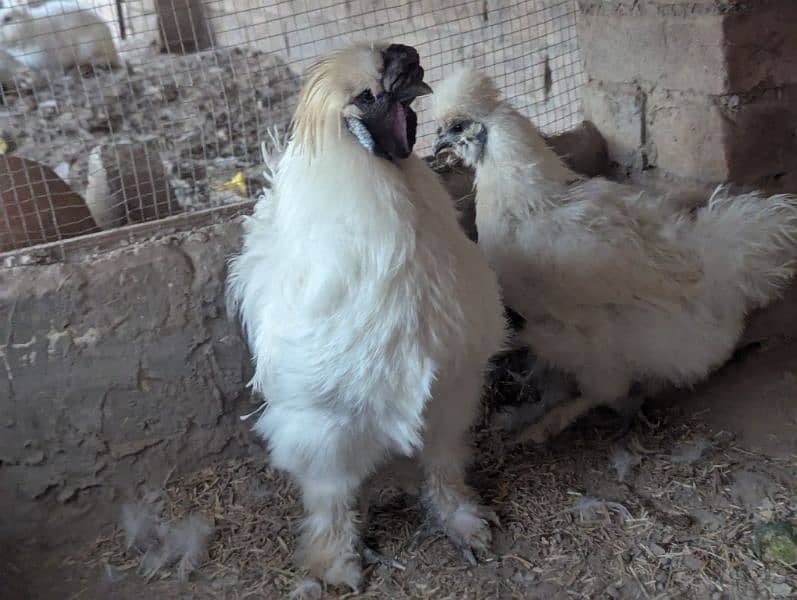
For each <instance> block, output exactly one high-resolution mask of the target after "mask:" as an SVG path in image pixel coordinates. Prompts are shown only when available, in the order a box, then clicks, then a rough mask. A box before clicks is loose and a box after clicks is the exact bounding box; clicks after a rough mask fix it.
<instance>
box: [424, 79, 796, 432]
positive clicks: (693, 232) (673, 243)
mask: <svg viewBox="0 0 797 600" xmlns="http://www.w3.org/2000/svg"><path fill="white" fill-rule="evenodd" d="M433 100H434V104H435V108H434V110H435V113H436V118H437V119H438V120H439V121H440V122H441V125H442V127H441V133H440V138H439V140H438V149H439V150H440V151H441V152H442V151H443V149H445V148H447V149H448V151H450V152H452V153H454V154H455V155H456V156H458V157H459V158H460V159H462V160H463V161H464V162H465V163H466V164H468V166H472V167H474V168H475V171H476V178H475V186H476V224H477V228H478V235H479V246H480V247H481V249H482V250H483V252H484V253H485V255H486V256H487V258H488V260H489V262H490V264H491V266H492V267H493V268H494V269H495V270H496V272H497V273H498V277H499V281H500V283H501V286H502V288H503V293H504V298H505V301H506V303H507V304H508V305H509V306H511V307H512V308H514V309H515V310H517V311H518V312H520V313H521V314H522V315H523V316H524V317H525V318H526V320H527V324H526V327H525V329H524V331H523V332H522V333H521V334H520V340H521V341H523V342H526V343H528V344H529V345H530V346H531V348H532V349H533V351H534V352H535V354H537V356H538V357H539V358H541V359H543V360H544V361H545V362H547V363H548V364H549V365H551V366H554V367H557V368H560V369H563V370H565V371H567V372H569V373H572V374H573V375H574V376H575V377H576V379H577V381H578V384H579V386H580V388H581V392H582V394H581V397H580V398H579V399H577V400H575V401H571V402H569V403H566V404H564V405H562V406H561V407H558V408H556V409H554V410H552V411H551V412H549V413H548V414H547V415H546V416H545V417H544V418H543V419H542V420H541V421H539V422H538V423H537V424H535V425H533V426H532V427H531V428H530V429H528V430H527V431H526V434H525V436H522V437H524V438H525V439H529V438H530V439H534V440H535V441H538V442H540V441H544V440H545V439H547V438H548V437H550V436H551V435H555V434H556V433H558V432H559V431H561V430H562V429H563V428H565V427H566V426H567V425H568V424H569V423H571V422H572V421H573V420H574V419H576V418H577V417H578V416H580V415H582V414H584V412H586V411H588V410H589V409H590V408H592V407H594V406H597V405H607V406H613V407H615V408H620V407H621V405H626V408H627V409H631V410H633V408H634V407H635V406H637V405H638V403H639V402H641V399H638V398H634V399H632V398H630V397H629V391H630V390H631V385H632V383H641V384H643V386H642V387H643V388H653V387H655V386H656V385H657V384H660V383H668V384H675V385H690V384H693V383H695V382H697V381H699V380H701V379H702V378H704V377H705V376H706V375H707V374H708V373H709V372H710V371H711V370H713V369H715V368H717V367H718V366H720V365H721V364H722V363H723V362H724V361H725V360H727V358H729V356H730V354H731V353H732V351H733V349H734V347H735V344H736V343H737V341H738V339H739V337H740V333H741V331H742V328H743V325H744V317H745V315H746V313H747V312H748V311H749V310H751V309H753V308H755V307H760V306H763V305H765V304H767V303H768V302H769V301H770V300H772V299H773V298H774V297H776V296H777V295H778V294H779V293H780V291H781V290H782V288H783V287H784V285H786V284H787V283H788V282H789V280H790V279H791V278H792V276H793V275H794V271H795V266H796V263H795V258H797V198H795V197H794V196H790V195H778V196H772V197H769V198H766V197H763V196H761V195H760V194H758V193H749V194H742V195H731V194H729V193H728V191H727V190H726V189H724V188H719V189H717V190H716V191H715V192H714V194H713V195H711V197H710V198H708V200H707V201H706V202H704V203H703V204H701V205H698V206H694V207H692V209H691V210H688V209H684V207H683V205H684V203H683V202H681V199H679V198H668V197H662V196H657V195H653V194H648V193H644V192H642V191H641V190H639V189H636V188H634V187H632V186H629V185H621V184H618V183H613V182H610V181H607V180H605V179H592V180H583V179H582V178H580V177H579V176H578V175H576V174H575V173H573V172H572V171H570V170H569V169H568V168H567V167H566V166H565V165H564V164H563V163H562V161H561V160H560V159H559V158H558V157H557V156H556V155H555V154H554V152H553V151H551V150H550V149H549V148H548V147H547V146H546V144H545V142H544V141H543V139H542V137H541V136H540V134H539V133H538V131H537V130H536V128H535V127H534V125H532V123H531V122H530V121H529V120H528V119H527V118H525V117H524V116H522V115H521V114H519V113H518V112H517V111H516V110H514V109H513V108H512V107H511V106H510V105H509V104H508V103H507V102H504V101H501V100H500V99H499V96H498V92H497V90H496V88H495V87H494V85H493V83H492V82H491V81H490V80H489V78H487V76H485V75H484V74H481V73H478V72H476V71H472V70H467V69H465V70H461V71H458V72H456V73H454V74H452V75H451V76H450V77H449V78H448V79H447V80H446V81H444V82H443V83H441V84H440V85H439V86H438V88H437V90H436V93H435V96H434V98H433Z"/></svg>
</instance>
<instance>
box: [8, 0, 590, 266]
mask: <svg viewBox="0 0 797 600" xmlns="http://www.w3.org/2000/svg"><path fill="white" fill-rule="evenodd" d="M0 3H2V8H0V81H1V82H2V84H3V93H2V105H0V154H2V156H0V201H1V202H2V203H1V204H0V252H4V251H8V250H12V249H16V248H21V247H27V246H32V245H35V244H39V243H42V242H52V241H59V240H63V239H66V238H69V237H74V236H77V235H81V234H85V233H90V232H95V231H99V230H102V229H111V228H118V227H122V226H124V225H127V224H130V223H137V222H143V221H149V220H157V219H160V218H163V217H166V216H170V215H174V214H177V213H180V212H185V211H192V210H197V209H204V208H210V207H216V206H222V205H228V204H231V203H235V202H239V201H240V200H242V199H246V198H253V197H255V196H256V195H257V193H258V191H259V189H260V188H261V187H262V185H263V183H264V181H263V179H262V173H261V171H262V165H261V144H262V143H268V142H269V139H270V138H269V135H268V131H269V129H270V128H272V127H275V126H276V127H278V128H280V129H281V130H283V131H285V130H286V129H287V126H288V123H289V120H290V116H291V114H292V111H293V108H294V102H295V99H296V96H297V93H298V90H299V87H300V84H301V78H300V76H301V73H302V72H303V70H304V69H305V68H306V67H307V66H308V65H309V64H311V62H312V61H313V60H314V59H315V58H316V57H318V56H319V55H321V54H323V53H325V52H326V51H328V50H330V49H332V48H335V47H338V46H340V45H341V44H343V43H346V42H347V41H355V40H367V39H378V40H391V41H400V42H402V43H406V44H410V45H413V46H415V47H416V48H417V49H418V51H419V53H420V55H421V59H422V64H423V65H424V68H425V69H426V73H427V77H426V79H427V81H429V82H430V83H431V84H432V86H434V83H435V82H436V81H438V80H440V79H441V78H443V77H444V76H445V74H446V73H447V72H448V71H449V70H450V69H451V67H452V66H454V65H459V64H463V63H468V64H472V65H474V66H477V67H480V68H482V69H484V70H486V71H487V72H488V73H489V74H491V75H492V76H493V77H494V79H495V81H496V84H497V85H498V86H499V88H500V89H501V90H502V92H503V94H504V96H505V97H507V98H508V99H510V100H511V101H512V102H513V103H514V105H515V106H516V107H517V108H519V109H520V110H521V111H523V112H525V113H526V114H527V115H529V116H530V117H532V118H533V119H534V120H535V122H536V123H537V124H538V126H540V128H541V129H542V130H543V131H544V132H545V133H556V132H560V131H563V130H566V129H569V128H571V127H572V126H574V125H576V124H577V123H578V122H579V121H580V119H581V114H580V105H579V96H578V92H579V87H580V85H581V80H582V72H581V61H580V57H579V52H578V42H577V37H576V11H577V8H576V2H575V0H522V1H515V2H494V1H464V0H425V1H420V2H419V1H410V0H381V1H373V0H371V1H368V0H351V1H348V2H342V1H339V0H334V1H333V0H326V1H322V2H308V1H303V0H302V1H276V2H268V1H266V2H263V1H262V0H113V1H109V0H80V4H78V0H51V1H50V2H48V3H45V4H27V3H25V2H22V1H21V0H13V2H12V3H11V4H9V0H0ZM419 120H420V123H419V138H418V144H417V146H416V151H417V152H418V153H419V154H421V155H423V154H425V153H426V152H427V151H428V148H429V145H430V142H431V133H432V131H433V128H434V126H433V123H431V122H430V120H429V113H428V111H426V110H424V102H423V99H421V101H420V105H419Z"/></svg>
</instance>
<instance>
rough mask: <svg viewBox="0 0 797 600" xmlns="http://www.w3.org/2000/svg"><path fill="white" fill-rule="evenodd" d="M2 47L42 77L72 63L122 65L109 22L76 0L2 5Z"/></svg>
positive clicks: (0, 34) (52, 0) (89, 65)
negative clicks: (34, 4) (32, 4)
mask: <svg viewBox="0 0 797 600" xmlns="http://www.w3.org/2000/svg"><path fill="white" fill-rule="evenodd" d="M0 46H2V49H3V50H4V51H5V52H6V53H7V54H9V55H10V56H11V57H13V58H14V59H15V60H16V61H17V62H19V63H22V64H24V65H25V66H26V67H27V68H28V69H30V70H31V71H32V72H33V73H34V74H35V75H36V76H37V78H39V79H40V78H42V77H45V76H46V75H48V74H51V73H54V72H58V71H62V70H63V69H66V68H68V67H73V66H75V67H92V68H95V67H97V68H107V69H110V68H116V67H119V66H120V64H121V62H120V60H119V55H118V53H117V51H116V45H115V44H114V41H113V35H112V34H111V29H110V27H109V26H108V24H107V23H106V22H105V21H103V20H102V18H101V17H100V16H99V15H97V14H96V13H94V12H93V11H92V10H90V9H88V8H85V7H83V6H82V5H81V4H80V3H79V2H78V1H77V0H50V1H49V2H46V3H44V4H40V5H37V6H26V5H22V4H19V5H11V6H7V7H4V8H0Z"/></svg>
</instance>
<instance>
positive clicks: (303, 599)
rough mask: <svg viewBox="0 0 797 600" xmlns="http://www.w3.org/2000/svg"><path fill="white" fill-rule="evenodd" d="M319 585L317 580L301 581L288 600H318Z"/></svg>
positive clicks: (320, 593) (319, 596)
mask: <svg viewBox="0 0 797 600" xmlns="http://www.w3.org/2000/svg"><path fill="white" fill-rule="evenodd" d="M321 595H322V590H321V584H320V583H319V582H318V580H317V579H302V580H301V581H300V582H299V583H298V584H297V585H296V587H295V588H293V591H292V592H291V594H290V596H288V598H290V600H320V599H321Z"/></svg>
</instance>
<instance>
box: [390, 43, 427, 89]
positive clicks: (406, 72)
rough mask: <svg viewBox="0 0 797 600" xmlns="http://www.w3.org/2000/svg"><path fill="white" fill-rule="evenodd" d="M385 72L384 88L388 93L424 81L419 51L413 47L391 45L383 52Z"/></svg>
mask: <svg viewBox="0 0 797 600" xmlns="http://www.w3.org/2000/svg"><path fill="white" fill-rule="evenodd" d="M382 60H383V62H384V65H385V71H384V73H383V74H382V87H383V88H384V89H385V91H387V92H392V91H394V90H400V89H401V88H403V87H405V86H407V85H410V84H412V83H417V82H419V81H423V67H421V59H420V57H419V56H418V51H417V50H416V49H415V48H413V47H412V46H405V45H404V44H391V45H390V46H388V47H387V49H386V50H385V51H384V52H382Z"/></svg>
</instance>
